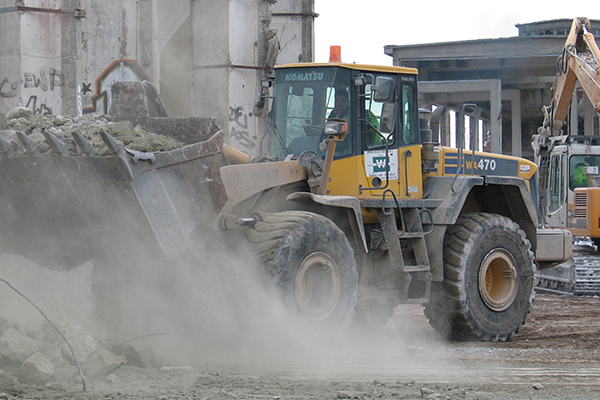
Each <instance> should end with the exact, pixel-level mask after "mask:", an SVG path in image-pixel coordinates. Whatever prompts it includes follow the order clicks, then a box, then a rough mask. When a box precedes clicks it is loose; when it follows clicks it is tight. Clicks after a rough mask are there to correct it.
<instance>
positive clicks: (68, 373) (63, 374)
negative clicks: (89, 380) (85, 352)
mask: <svg viewBox="0 0 600 400" xmlns="http://www.w3.org/2000/svg"><path fill="white" fill-rule="evenodd" d="M76 378H79V370H78V369H77V367H75V366H73V365H64V366H62V367H56V368H54V380H55V381H58V382H71V381H74V380H75V379H76Z"/></svg>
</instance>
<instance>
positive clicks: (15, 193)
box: [0, 121, 226, 270]
mask: <svg viewBox="0 0 600 400" xmlns="http://www.w3.org/2000/svg"><path fill="white" fill-rule="evenodd" d="M187 122H189V121H187ZM22 136H25V135H22ZM73 136H74V139H75V142H76V143H77V146H78V148H80V151H78V153H81V154H83V155H68V152H64V151H63V152H62V153H61V152H60V151H58V150H61V146H60V141H59V142H58V144H57V143H55V144H54V145H52V146H53V149H55V150H57V151H54V155H51V156H49V155H36V152H35V151H34V150H35V149H34V150H31V149H30V150H28V155H24V156H15V155H14V154H10V153H12V152H11V151H10V149H8V150H7V151H4V152H3V155H0V212H1V214H0V215H1V216H2V217H1V218H0V250H1V251H2V252H3V253H10V254H20V255H23V256H25V257H27V258H28V259H30V260H32V261H34V262H36V263H38V264H40V265H41V266H44V267H47V268H53V269H61V270H64V269H71V268H74V267H77V266H79V265H81V264H83V263H84V262H86V261H88V260H90V259H94V258H97V259H105V260H112V259H116V258H119V259H122V258H127V259H132V258H134V259H137V258H139V259H142V258H144V259H152V260H159V261H160V260H169V259H172V258H175V257H178V256H180V255H182V254H185V253H188V252H193V251H195V250H197V249H198V248H199V246H200V244H201V242H202V234H203V233H204V232H206V231H207V230H210V229H212V227H213V221H214V218H215V217H216V215H217V213H218V212H219V210H220V209H221V207H222V206H223V204H224V203H225V201H226V195H225V190H224V187H223V183H222V181H221V177H220V173H219V166H220V153H221V149H222V136H221V133H220V132H217V133H214V134H212V136H211V137H210V138H208V139H207V140H202V141H200V142H198V143H193V144H189V145H186V146H184V147H181V148H177V149H175V150H170V151H164V152H156V153H143V152H137V151H131V150H128V149H126V148H123V147H121V146H119V144H118V143H117V142H116V141H114V139H113V138H112V137H111V136H110V135H107V134H105V135H104V136H103V137H102V139H103V140H104V142H105V143H106V144H107V147H109V148H110V149H111V150H112V152H113V153H114V154H112V155H109V156H97V155H93V154H95V151H94V149H93V148H91V149H90V148H87V149H85V147H86V144H85V139H83V143H82V142H81V140H82V139H81V138H80V137H77V136H76V135H75V134H73ZM197 138H198V140H200V139H206V138H202V137H200V136H198V137H197ZM111 139H112V140H113V142H111ZM46 141H47V142H48V139H47V140H46ZM190 142H193V140H190ZM87 144H88V145H90V143H89V142H88V143H87ZM111 146H112V147H111ZM63 150H64V146H63Z"/></svg>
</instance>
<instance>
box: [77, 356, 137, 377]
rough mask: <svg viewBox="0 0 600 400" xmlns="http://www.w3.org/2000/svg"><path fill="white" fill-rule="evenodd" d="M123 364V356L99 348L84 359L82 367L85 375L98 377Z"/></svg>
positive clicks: (125, 360)
mask: <svg viewBox="0 0 600 400" xmlns="http://www.w3.org/2000/svg"><path fill="white" fill-rule="evenodd" d="M125 364H127V359H126V358H125V357H123V356H118V355H116V354H113V353H111V352H110V351H108V350H100V351H98V352H96V353H94V354H93V355H92V356H91V357H90V358H89V359H88V360H87V361H85V362H84V363H83V365H82V368H83V371H84V374H85V375H86V376H92V377H98V376H107V375H109V374H110V373H112V372H113V371H114V370H115V369H117V368H118V367H120V366H121V365H125Z"/></svg>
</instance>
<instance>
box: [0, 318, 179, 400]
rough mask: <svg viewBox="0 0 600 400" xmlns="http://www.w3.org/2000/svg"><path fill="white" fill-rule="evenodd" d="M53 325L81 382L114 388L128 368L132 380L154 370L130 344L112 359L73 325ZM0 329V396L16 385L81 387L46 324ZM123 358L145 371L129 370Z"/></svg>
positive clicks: (149, 356) (149, 358) (0, 321)
mask: <svg viewBox="0 0 600 400" xmlns="http://www.w3.org/2000/svg"><path fill="white" fill-rule="evenodd" d="M53 324H54V325H55V326H56V327H57V328H58V329H59V330H60V331H61V333H62V334H63V335H64V336H65V337H66V338H67V340H68V341H69V343H70V345H71V347H72V348H73V350H74V352H75V354H76V358H77V362H78V363H79V365H80V366H81V368H82V371H83V375H84V376H85V377H86V379H87V378H96V379H107V380H108V382H111V383H119V382H122V381H123V376H127V374H130V375H131V373H132V372H131V371H132V369H133V370H135V371H137V372H136V373H135V374H136V376H140V375H144V374H150V373H152V372H150V371H151V370H153V371H155V372H154V373H156V371H157V369H156V366H155V365H153V364H155V363H156V361H155V357H154V355H153V353H152V352H151V350H148V351H146V352H144V351H143V350H144V349H143V348H142V350H140V351H138V350H137V349H136V348H134V347H133V346H131V345H123V346H119V349H120V350H121V351H122V352H123V353H124V355H120V354H114V353H113V352H110V351H108V350H106V349H105V347H104V346H103V345H102V343H101V342H100V341H99V340H98V339H97V338H95V337H94V336H93V335H92V334H91V333H89V332H88V331H86V330H85V329H84V328H83V326H81V325H80V324H78V323H76V322H73V321H69V320H66V319H64V318H58V319H56V320H55V321H53ZM0 327H3V328H4V329H5V330H4V332H3V334H2V335H1V336H0V391H3V390H4V391H7V390H10V391H15V390H18V388H19V386H20V385H36V386H45V387H48V386H49V385H53V384H55V383H57V382H65V383H66V382H69V383H73V384H78V383H80V381H81V376H80V374H79V370H78V369H77V366H76V364H75V361H74V360H73V359H72V355H71V352H70V349H68V346H66V345H65V341H64V340H63V339H62V338H61V337H60V336H59V335H58V333H57V332H56V330H55V329H54V328H52V326H51V325H50V324H44V325H41V326H39V327H38V329H30V328H27V329H25V328H21V327H20V326H19V324H18V323H16V322H8V321H7V320H5V319H4V318H0ZM33 337H35V340H34V339H32V338H33ZM127 357H129V358H130V359H131V360H134V361H135V363H136V364H138V365H142V366H144V367H137V366H133V365H128V364H130V363H129V362H128V359H127ZM171 368H172V371H168V372H170V374H181V373H184V372H185V373H189V372H190V371H191V367H182V368H178V367H171ZM162 372H165V371H162ZM123 374H125V375H123ZM57 387H58V386H57ZM0 400H1V399H0Z"/></svg>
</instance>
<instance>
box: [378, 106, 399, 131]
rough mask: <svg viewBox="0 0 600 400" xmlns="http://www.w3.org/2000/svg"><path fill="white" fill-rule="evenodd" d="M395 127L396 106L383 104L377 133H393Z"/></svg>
mask: <svg viewBox="0 0 600 400" xmlns="http://www.w3.org/2000/svg"><path fill="white" fill-rule="evenodd" d="M395 125H396V104H395V103H383V107H382V109H381V122H380V123H379V131H380V132H381V133H393V132H394V126H395Z"/></svg>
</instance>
